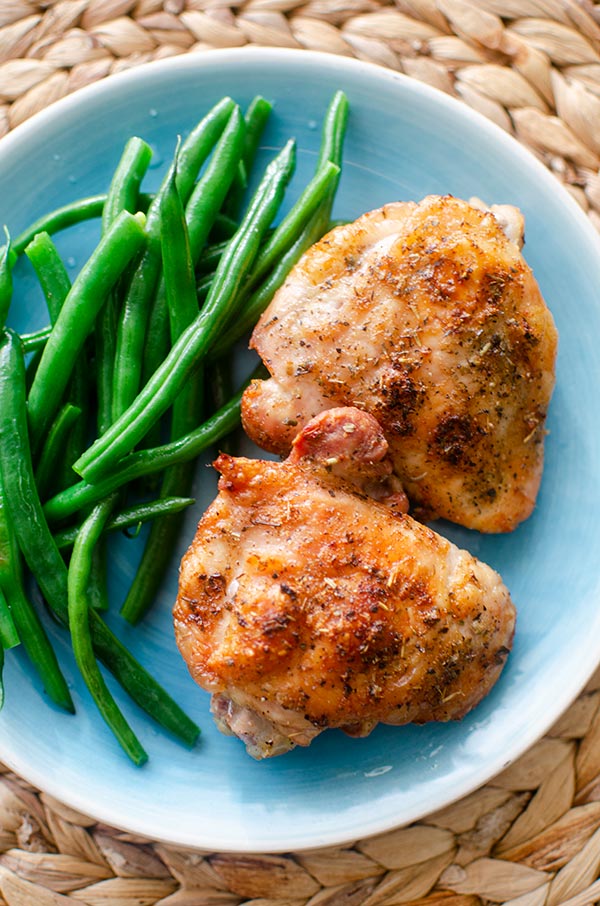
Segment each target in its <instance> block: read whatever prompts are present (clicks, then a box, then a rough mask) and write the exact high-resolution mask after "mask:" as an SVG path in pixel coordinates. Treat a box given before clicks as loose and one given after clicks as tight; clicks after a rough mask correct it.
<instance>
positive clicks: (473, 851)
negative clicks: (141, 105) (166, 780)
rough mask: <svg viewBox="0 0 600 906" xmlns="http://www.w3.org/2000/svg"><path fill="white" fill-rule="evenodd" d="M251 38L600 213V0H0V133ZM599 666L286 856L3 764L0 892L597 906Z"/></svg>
mask: <svg viewBox="0 0 600 906" xmlns="http://www.w3.org/2000/svg"><path fill="white" fill-rule="evenodd" d="M244 44H261V45H270V46H278V47H297V48H308V49H311V50H320V51H329V52H331V53H335V54H344V55H347V56H354V57H358V58H359V59H362V60H369V61H372V62H375V63H378V64H380V65H383V66H387V67H391V68H393V69H398V70H401V71H403V72H405V73H407V74H408V75H410V76H413V77H415V78H417V79H421V80H423V81H425V82H428V83H430V84H432V85H434V86H436V87H437V88H440V89H442V90H443V91H446V92H448V93H450V94H454V95H457V96H459V97H461V98H462V99H463V100H464V101H465V102H466V103H467V104H470V105H471V106H472V107H474V108H475V109H476V110H478V111H480V112H481V113H483V114H485V115H486V116H488V117H489V118H491V119H492V120H494V121H495V122H496V123H498V124H499V125H500V126H502V127H503V128H504V129H506V130H508V131H509V132H512V133H513V134H514V135H516V136H517V138H518V139H519V140H520V141H521V142H522V143H523V144H524V145H526V146H527V147H529V148H530V149H531V150H532V151H533V152H534V153H535V154H536V155H538V157H540V158H541V159H542V160H543V161H544V163H545V164H546V165H547V166H548V167H549V168H550V169H551V170H552V172H553V173H555V175H556V176H557V178H558V179H560V180H561V182H563V183H564V184H565V185H566V186H567V188H568V189H569V191H570V192H571V193H572V194H573V196H574V197H575V199H576V200H577V201H578V202H579V204H580V205H581V206H582V207H583V208H584V210H585V211H587V213H588V215H589V217H590V218H591V219H592V221H593V222H594V224H595V225H596V226H599V227H600V174H599V173H598V167H599V163H600V160H599V155H600V4H598V5H594V4H593V3H591V2H589V0H397V3H396V4H395V5H394V4H393V3H388V2H387V0H307V2H305V0H247V2H244V0H164V2H161V0H139V2H135V0H59V2H56V3H55V2H52V0H46V2H41V3H37V2H35V0H0V135H2V134H4V133H6V132H8V131H9V130H10V129H11V128H12V127H14V126H15V125H17V124H18V123H20V122H22V121H23V120H25V119H26V118H27V117H29V116H31V114H33V113H35V112H36V111H37V110H40V109H42V108H44V107H46V106H48V104H50V103H51V102H52V101H54V100H57V99H58V98H60V97H62V96H63V95H65V94H68V93H69V92H71V91H73V90H75V89H76V88H80V87H82V86H83V85H86V84H88V83H90V82H93V81H95V80H97V79H101V78H104V77H105V76H107V75H109V74H110V73H113V72H117V71H120V70H122V69H125V68H127V67H131V66H137V65H139V64H141V63H144V62H146V61H148V60H152V59H157V58H160V57H166V56H172V55H174V54H180V53H188V52H202V51H203V50H205V49H207V48H212V47H230V46H236V47H237V46H242V45H244ZM599 875H600V672H599V673H598V674H597V675H596V677H595V678H594V679H593V680H592V681H591V682H590V684H589V685H588V687H587V688H586V690H585V691H584V693H583V694H582V695H581V696H580V697H579V699H578V700H577V702H576V703H575V704H574V705H573V706H572V707H571V708H570V709H569V711H568V712H567V714H565V715H564V716H563V718H562V719H561V720H560V721H559V722H558V723H557V724H556V726H555V727H554V728H553V729H552V730H551V732H550V733H548V735H547V736H546V737H545V738H544V739H542V740H541V741H540V742H539V743H538V744H537V745H536V746H534V747H533V749H531V750H530V751H529V752H528V753H527V754H526V755H524V756H523V757H522V758H521V759H519V761H518V762H516V763H515V764H514V765H512V766H511V767H510V768H508V769H507V770H506V771H505V772H504V773H503V774H501V775H500V776H499V777H496V778H495V779H494V780H493V781H492V782H491V783H489V784H488V785H487V786H485V787H483V788H482V789H480V790H478V791H477V792H475V793H473V794H472V795H470V796H468V797H467V798H466V799H463V800H462V801H461V802H459V803H457V804H456V805H453V806H451V807H450V808H447V809H445V810H444V811H443V812H439V813H437V814H435V815H432V816H429V817H428V818H427V819H426V820H425V821H423V822H419V823H418V824H415V825H413V826H411V827H408V828H404V829H401V830H397V831H393V832H391V833H388V834H384V835H382V836H380V837H376V838H371V839H369V840H364V841H358V842H357V843H356V844H355V845H353V846H346V847H344V848H337V849H328V850H321V851H316V852H311V853H306V854H288V855H284V856H273V855H261V856H246V855H244V856H237V855H231V854H227V853H212V854H203V855H201V854H197V853H190V852H184V851H178V850H175V849H172V848H170V847H166V846H163V845H160V844H157V843H154V842H152V841H147V840H140V839H138V838H133V837H131V835H128V834H124V833H122V832H120V831H117V830H115V829H114V828H111V827H106V826H101V825H98V824H96V823H94V822H93V821H91V820H90V819H89V818H86V817H85V816H83V815H79V814H77V813H75V812H73V811H72V810H71V809H69V808H66V807H65V806H63V805H62V804H61V803H59V802H57V801H55V800H53V799H52V798H51V797H49V796H47V795H46V794H44V793H40V792H39V791H38V790H36V789H33V788H32V787H30V786H29V785H28V784H26V783H25V782H24V781H22V780H21V779H20V778H18V777H16V776H14V775H13V774H11V773H10V772H9V771H7V770H4V771H2V769H1V767H0V906H4V904H8V906H61V904H62V906H68V904H72V906H75V904H79V906H80V904H90V906H106V904H112V906H155V904H161V906H238V904H245V906H250V904H252V906H386V904H389V906H392V904H399V903H408V904H413V906H416V904H419V906H478V904H480V903H486V902H493V903H507V902H510V903H511V904H514V906H517V904H518V906H543V904H547V906H558V904H569V906H584V904H591V903H594V902H600V878H599Z"/></svg>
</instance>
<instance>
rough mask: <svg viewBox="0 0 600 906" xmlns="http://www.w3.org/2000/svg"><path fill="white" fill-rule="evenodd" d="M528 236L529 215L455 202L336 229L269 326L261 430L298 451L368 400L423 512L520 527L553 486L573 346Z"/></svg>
mask: <svg viewBox="0 0 600 906" xmlns="http://www.w3.org/2000/svg"><path fill="white" fill-rule="evenodd" d="M493 211H495V214H494V213H493ZM509 211H510V212H512V215H511V214H509ZM502 226H504V228H505V229H506V233H505V232H504V231H503V229H502ZM521 232H522V218H520V214H519V212H518V211H516V209H514V208H510V209H508V208H503V207H498V208H494V209H492V210H488V211H486V210H485V209H483V210H482V203H481V202H479V201H478V200H474V201H473V204H469V203H467V202H465V201H460V200H459V199H456V198H452V197H450V196H445V197H439V196H429V197H427V198H425V199H424V200H423V201H422V202H420V203H419V204H415V203H412V202H407V203H397V204H389V205H386V206H385V207H383V208H381V209H379V210H376V211H372V212H371V213H368V214H365V215H363V216H362V217H360V218H359V219H358V220H357V221H355V222H354V223H351V224H348V225H346V226H341V227H338V228H336V229H334V230H332V231H331V232H330V233H329V234H328V235H327V236H325V237H324V238H323V239H322V240H321V241H320V242H318V243H317V244H316V245H315V246H313V247H312V248H311V249H310V250H309V251H308V252H307V253H306V254H305V255H304V257H303V258H302V259H301V261H300V262H299V263H298V265H297V266H296V267H295V268H294V269H293V270H292V272H291V273H290V275H289V277H288V279H287V281H286V283H285V284H284V286H282V288H281V289H280V290H279V291H278V293H277V294H276V295H275V297H274V299H273V301H272V302H271V304H270V306H269V308H268V309H267V310H266V312H265V313H264V314H263V316H262V318H261V319H260V321H259V323H258V325H257V327H256V329H255V331H254V334H253V336H252V341H251V346H252V347H253V348H255V349H256V350H257V351H258V353H259V355H260V356H261V358H262V359H263V361H264V362H265V364H266V366H267V368H268V369H269V371H270V373H271V375H272V377H271V378H270V379H268V380H266V381H254V382H253V383H252V384H251V386H250V387H249V388H248V389H247V391H246V393H245V395H244V399H243V406H242V416H243V423H244V427H245V429H246V432H247V433H248V434H249V435H250V437H251V438H252V439H253V440H254V441H255V442H256V443H258V444H259V446H262V447H263V448H265V449H267V450H270V451H272V452H275V453H279V454H282V455H285V454H286V453H287V452H288V451H289V449H290V447H291V443H292V440H293V438H294V436H295V434H296V433H297V431H298V430H299V429H300V428H302V427H303V426H304V425H305V424H306V423H307V422H308V421H309V420H310V419H311V418H312V417H313V416H315V415H316V414H317V413H318V412H321V411H322V410H324V409H327V408H332V407H336V406H346V405H352V406H357V407H358V408H360V409H364V410H365V411H367V412H370V413H372V414H373V415H374V416H375V418H376V419H377V421H378V422H379V423H380V424H381V426H382V428H383V431H384V433H385V437H386V438H387V441H388V442H389V445H390V454H391V457H392V460H393V463H394V470H395V472H396V474H397V475H398V476H399V478H400V479H401V480H402V483H403V485H404V487H405V489H406V492H407V494H408V497H409V499H410V501H411V503H412V504H413V505H414V506H415V507H416V508H417V511H418V512H419V516H420V518H434V517H436V516H439V517H443V518H446V519H449V520H451V521H453V522H457V523H459V524H461V525H465V526H467V527H469V528H473V529H478V530H480V531H483V532H507V531H511V530H512V529H514V528H515V527H516V526H517V525H518V524H519V523H520V522H521V521H522V520H523V519H525V518H527V516H529V515H530V513H531V511H532V509H533V507H534V504H535V499H536V495H537V491H538V488H539V483H540V479H541V473H542V465H543V443H544V433H545V430H544V423H545V419H546V412H547V408H548V403H549V400H550V396H551V393H552V389H553V386H554V362H555V355H556V344H557V334H556V329H555V327H554V322H553V320H552V316H551V314H550V312H549V311H548V309H547V307H546V305H545V303H544V300H543V299H542V296H541V294H540V291H539V288H538V285H537V283H536V281H535V279H534V277H533V274H532V272H531V270H530V268H529V267H528V265H527V264H526V262H525V261H524V259H523V257H522V256H521V253H520V251H519V243H520V239H521ZM507 234H508V235H510V236H511V237H512V239H509V238H508V235H507Z"/></svg>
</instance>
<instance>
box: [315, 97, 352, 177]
mask: <svg viewBox="0 0 600 906" xmlns="http://www.w3.org/2000/svg"><path fill="white" fill-rule="evenodd" d="M348 110H349V105H348V98H347V97H346V95H345V94H344V92H343V91H336V93H335V94H334V96H333V99H332V101H331V103H330V105H329V107H328V109H327V113H326V114H325V119H324V121H323V131H322V140H321V147H320V149H319V157H318V160H317V169H320V168H321V167H322V166H323V165H324V164H325V163H326V162H327V161H328V160H329V161H331V162H332V163H334V164H337V165H338V166H341V162H342V148H343V144H344V137H345V134H346V125H347V122H348Z"/></svg>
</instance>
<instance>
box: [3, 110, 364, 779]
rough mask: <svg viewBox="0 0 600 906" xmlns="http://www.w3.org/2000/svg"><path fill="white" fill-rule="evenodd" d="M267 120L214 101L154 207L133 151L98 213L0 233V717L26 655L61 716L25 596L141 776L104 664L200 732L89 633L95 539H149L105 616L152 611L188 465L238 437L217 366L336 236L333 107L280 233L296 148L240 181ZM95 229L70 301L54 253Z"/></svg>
mask: <svg viewBox="0 0 600 906" xmlns="http://www.w3.org/2000/svg"><path fill="white" fill-rule="evenodd" d="M270 116H271V104H270V103H269V102H268V101H267V100H265V99H264V98H262V97H257V98H255V99H254V100H253V101H252V103H251V104H250V105H249V107H248V109H247V110H246V112H245V113H243V112H242V110H241V109H240V107H239V106H238V104H236V103H235V101H233V100H232V99H231V98H224V99H223V100H221V101H220V102H219V103H218V104H216V105H215V107H213V108H212V109H211V110H209V111H208V113H207V114H206V116H204V117H203V118H202V119H201V120H200V122H199V123H198V124H197V125H196V126H195V127H194V128H193V129H192V130H191V131H190V133H189V135H188V137H187V138H186V139H185V141H183V142H182V141H180V140H178V142H177V146H176V148H175V151H174V155H173V158H172V160H171V162H170V166H169V167H168V170H167V172H166V174H165V176H164V179H163V181H162V183H161V185H160V186H159V188H158V190H157V191H156V192H154V193H147V192H144V191H143V182H144V179H145V176H146V173H147V170H148V168H149V166H150V163H151V159H152V150H151V148H150V146H149V145H148V144H147V143H146V142H145V141H144V140H143V138H141V137H138V136H134V137H133V138H131V139H130V140H129V141H128V142H127V144H126V146H125V148H124V151H123V154H122V157H121V159H120V161H119V163H118V165H117V167H116V169H115V171H114V173H113V177H112V180H111V182H110V185H109V186H108V188H107V191H106V193H105V194H102V195H96V196H92V197H89V198H83V199H80V200H78V201H76V202H74V203H71V204H68V205H65V206H63V207H61V208H59V209H57V210H55V211H52V212H50V213H49V214H47V215H45V216H44V217H41V218H40V219H38V220H37V221H35V223H33V224H31V226H29V227H28V228H27V229H26V230H24V231H23V232H22V233H21V234H20V235H18V236H16V238H15V239H14V240H13V239H11V236H10V234H9V231H8V229H7V228H6V227H5V233H6V241H5V243H4V245H2V247H0V707H1V706H2V703H3V702H4V698H5V689H4V685H3V681H2V668H3V666H4V662H5V654H6V652H7V651H9V650H10V649H12V648H15V647H17V646H19V645H22V646H23V649H24V651H25V653H26V655H27V657H28V658H29V661H30V663H31V665H32V668H33V670H34V671H35V672H36V673H37V675H38V676H39V678H40V680H41V683H42V684H43V687H44V689H45V692H46V694H47V695H48V697H49V698H50V700H51V701H52V702H54V704H56V705H57V706H58V707H60V708H62V709H64V710H66V711H69V712H74V711H75V704H74V702H73V698H72V696H71V693H70V691H69V684H68V683H67V681H66V679H65V676H64V675H63V672H62V667H61V665H60V664H59V662H58V659H57V657H56V654H55V652H54V649H53V647H52V644H51V641H50V638H49V636H48V634H47V632H46V629H45V619H44V614H41V613H39V612H38V610H37V605H34V604H33V602H32V600H31V598H30V596H29V595H28V587H29V582H28V577H30V578H32V579H33V580H35V582H36V583H37V586H38V588H39V589H40V591H41V595H42V597H43V600H44V602H45V605H46V608H47V611H48V612H49V614H50V615H51V616H52V617H53V618H54V619H55V620H56V621H57V622H58V623H59V624H61V625H62V626H63V627H64V628H65V629H66V630H67V631H68V632H69V633H70V638H71V643H72V648H73V653H74V657H75V661H76V664H77V667H78V669H79V671H80V673H81V676H82V678H83V680H84V682H85V684H86V686H87V688H88V689H89V691H90V693H91V695H92V698H93V700H94V702H95V704H96V706H97V708H98V711H99V713H100V714H101V716H102V718H103V719H104V721H105V723H106V724H107V725H108V727H109V728H110V729H111V730H112V732H113V734H114V736H115V737H116V739H117V740H118V742H119V743H120V745H121V747H122V748H123V750H124V751H125V752H126V754H127V755H128V756H129V758H130V759H131V760H132V761H133V762H134V763H135V764H137V765H141V764H143V763H144V762H145V761H146V759H147V757H148V756H147V753H146V752H145V751H144V749H143V748H142V746H141V744H140V742H139V740H138V738H137V736H136V734H135V732H134V730H133V729H132V728H131V726H130V725H129V722H128V719H127V718H126V717H125V715H124V714H123V712H122V710H121V708H120V707H119V705H118V704H117V702H116V700H115V699H114V697H113V696H112V694H111V692H110V690H109V688H108V686H107V684H106V682H105V680H104V677H103V674H102V672H101V670H100V667H99V663H102V664H103V665H104V666H105V667H106V668H107V669H108V670H109V671H110V672H111V673H112V674H113V675H114V677H115V678H116V679H117V681H118V682H119V684H120V685H121V687H122V688H123V689H124V691H125V692H126V693H127V694H128V695H129V697H130V698H131V699H132V700H133V701H134V702H135V703H136V704H137V705H138V706H139V707H141V708H142V709H143V710H144V711H145V712H146V713H147V714H148V715H150V716H151V717H152V718H153V719H154V720H156V721H157V722H158V723H159V724H160V725H161V726H162V727H163V728H165V729H166V730H167V731H169V732H170V733H171V734H173V735H174V737H175V738H176V739H178V740H179V741H180V742H182V743H183V744H185V745H187V746H193V745H194V744H195V743H196V740H197V738H198V734H199V732H200V731H199V728H198V727H197V726H196V724H195V723H194V722H193V721H192V720H190V718H189V717H188V716H187V715H186V714H185V713H184V712H183V711H182V710H181V708H180V707H179V705H178V704H177V703H176V702H175V701H173V699H172V698H171V697H170V696H169V695H168V694H167V692H166V691H165V690H164V689H163V688H162V687H161V686H160V685H159V684H158V683H157V682H156V680H155V679H154V678H153V677H152V676H151V675H150V674H149V673H148V671H147V670H146V669H145V668H144V667H143V666H142V665H141V664H139V663H138V662H137V661H136V660H135V658H134V657H133V656H132V655H131V654H130V652H129V651H128V650H127V649H126V648H125V647H124V646H123V644H122V643H121V642H120V641H119V639H118V638H117V637H116V636H115V634H114V633H113V632H112V631H111V630H110V629H109V628H108V626H107V624H106V622H105V620H104V618H103V611H104V610H106V609H107V608H109V607H110V606H111V602H109V601H108V596H107V592H106V587H107V586H106V569H107V548H106V544H107V538H108V534H109V533H110V532H116V531H121V532H126V533H127V534H128V535H129V536H130V537H135V536H136V535H137V534H138V533H139V530H140V527H141V526H142V524H143V523H145V522H151V528H150V531H149V532H148V533H146V538H145V542H144V544H145V547H144V551H143V554H142V557H141V561H140V565H139V567H138V570H137V572H136V574H135V576H134V579H133V582H132V584H131V587H130V588H129V591H128V593H127V596H126V598H125V600H124V602H122V605H121V609H120V613H121V615H122V617H123V618H124V619H125V620H127V621H128V622H129V623H132V624H134V623H137V622H138V621H139V620H141V619H142V618H143V617H144V615H145V614H146V613H147V612H148V609H149V608H150V606H151V604H152V603H153V600H154V598H155V594H156V589H157V588H158V587H159V585H160V583H161V580H162V577H163V575H164V572H165V570H166V568H167V566H168V564H169V562H170V561H171V559H172V552H173V549H174V545H175V543H176V540H177V537H178V532H179V529H180V521H181V514H182V512H183V511H184V510H185V508H186V507H187V506H189V505H190V504H193V503H194V500H193V499H192V497H191V489H192V481H193V476H194V470H195V464H196V461H197V458H198V456H199V455H200V454H201V453H202V452H204V451H205V450H207V449H208V448H209V447H211V446H214V445H216V444H219V443H220V442H221V443H222V444H226V443H227V442H228V437H229V436H230V435H231V434H232V432H233V431H235V429H236V428H237V427H238V426H239V421H240V400H241V396H242V393H243V390H244V387H245V386H246V385H247V383H248V381H249V380H251V379H252V377H253V375H250V376H249V377H248V378H247V380H246V381H245V382H244V385H243V386H242V387H241V388H238V389H237V391H236V392H233V390H232V378H231V372H230V367H231V360H232V348H233V346H234V344H235V343H236V342H237V341H238V340H239V339H240V338H241V337H242V336H243V335H244V333H246V332H247V331H249V330H250V329H251V328H252V327H253V325H254V324H255V322H256V321H257V319H258V317H259V316H260V314H261V312H262V311H263V310H264V309H265V307H266V306H267V305H268V303H269V301H270V299H271V298H272V296H273V293H274V292H275V291H276V290H277V289H278V287H279V286H281V284H282V283H283V281H284V279H285V277H286V276H287V274H288V273H289V271H290V269H291V268H292V267H293V265H294V264H295V263H296V262H297V261H298V260H299V258H300V257H301V255H302V254H303V253H304V252H305V251H306V249H307V248H309V246H310V245H312V244H313V243H314V242H315V241H316V240H318V239H319V238H320V237H321V236H322V235H323V234H324V233H325V232H326V231H327V229H328V227H329V224H330V223H331V210H332V205H333V201H334V197H335V193H336V188H337V185H338V181H339V177H340V168H341V158H342V146H343V139H344V134H345V130H346V122H347V116H348V102H347V100H346V98H345V96H344V94H343V93H342V92H338V93H337V94H336V95H335V96H334V98H333V99H332V101H331V104H330V106H329V108H328V110H327V111H326V112H325V116H324V122H323V132H322V141H321V148H320V152H319V155H318V157H317V158H316V167H315V172H314V176H313V178H312V179H311V180H310V181H309V183H308V184H307V185H306V186H305V187H304V189H303V190H302V191H301V192H300V193H299V194H298V200H297V201H296V202H295V203H294V204H293V205H292V206H291V207H289V209H288V211H287V213H285V215H284V216H282V206H283V203H284V199H285V196H286V191H287V187H288V184H289V182H290V180H291V179H292V176H293V173H294V169H295V163H296V143H295V141H293V140H290V141H289V142H287V144H286V145H285V146H284V147H283V148H282V149H281V151H280V152H279V153H278V154H276V155H275V156H274V157H273V159H272V160H271V161H270V163H269V164H268V166H267V167H266V169H265V170H264V172H263V173H262V174H260V175H259V177H258V178H255V176H254V170H255V168H256V164H255V159H256V157H257V152H258V149H259V147H260V143H261V137H262V135H263V130H264V128H265V126H266V124H267V122H268V120H269V117H270ZM252 184H257V188H256V189H255V190H254V191H253V192H252V193H251V192H250V190H249V186H250V185H252ZM91 219H99V220H100V228H101V238H100V241H99V243H98V245H97V247H96V248H95V249H94V251H93V252H92V254H91V255H90V257H89V259H88V261H87V262H86V263H85V264H84V265H83V267H82V268H81V270H80V272H79V273H78V274H77V276H76V278H75V280H74V281H73V282H72V283H71V280H70V278H69V275H68V272H67V269H66V268H65V265H64V264H63V261H62V260H61V257H60V255H59V252H58V251H57V248H56V246H55V244H54V242H53V239H52V236H53V234H55V233H57V232H60V231H62V230H65V229H66V228H68V227H71V226H73V225H75V224H78V223H81V222H82V221H85V220H91ZM23 255H25V256H26V258H27V259H28V260H29V262H30V265H31V267H32V269H33V271H34V272H35V275H36V276H37V279H38V281H39V284H40V288H41V291H42V294H43V296H44V299H45V302H46V306H47V310H48V326H47V327H43V328H42V329H41V330H37V331H35V332H34V333H31V334H22V335H19V334H18V333H17V332H15V330H13V329H11V328H10V327H9V326H7V323H10V319H11V316H12V313H13V312H14V311H15V310H17V308H18V305H19V298H18V287H19V281H18V280H17V279H16V278H15V274H14V273H13V272H14V268H15V265H16V264H17V262H18V261H19V259H20V258H21V256H23ZM258 373H260V371H259V370H256V371H255V372H254V374H258ZM167 438H168V439H167ZM153 498H154V499H153ZM6 693H7V694H10V690H6Z"/></svg>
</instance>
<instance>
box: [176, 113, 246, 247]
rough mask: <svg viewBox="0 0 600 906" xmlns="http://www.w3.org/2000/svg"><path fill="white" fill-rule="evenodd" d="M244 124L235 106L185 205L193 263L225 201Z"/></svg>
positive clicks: (239, 153)
mask: <svg viewBox="0 0 600 906" xmlns="http://www.w3.org/2000/svg"><path fill="white" fill-rule="evenodd" d="M244 135H245V127H244V120H243V117H242V114H241V112H240V110H239V108H236V109H235V110H234V111H233V113H232V114H231V118H230V120H229V122H228V124H227V126H226V128H225V130H224V132H223V135H222V136H221V139H220V140H219V143H218V145H217V147H216V148H215V151H214V154H213V155H212V157H211V159H210V161H209V163H208V166H207V168H206V170H205V172H204V173H203V175H202V177H201V179H199V180H198V182H197V183H196V186H195V188H194V191H193V192H192V194H191V195H190V197H189V200H188V202H187V204H186V205H185V219H186V222H187V225H188V230H189V237H190V249H191V258H192V261H193V262H195V261H197V259H198V258H199V256H200V252H201V251H202V249H203V248H204V246H205V245H206V241H207V239H208V236H209V233H210V231H211V229H212V226H213V224H214V222H215V219H216V217H217V214H218V213H219V210H220V208H221V206H222V204H223V201H224V200H225V196H226V194H227V190H228V189H229V187H230V185H231V183H232V180H233V177H234V174H235V168H236V164H237V163H238V162H239V160H240V158H241V156H242V152H243V148H244Z"/></svg>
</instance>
